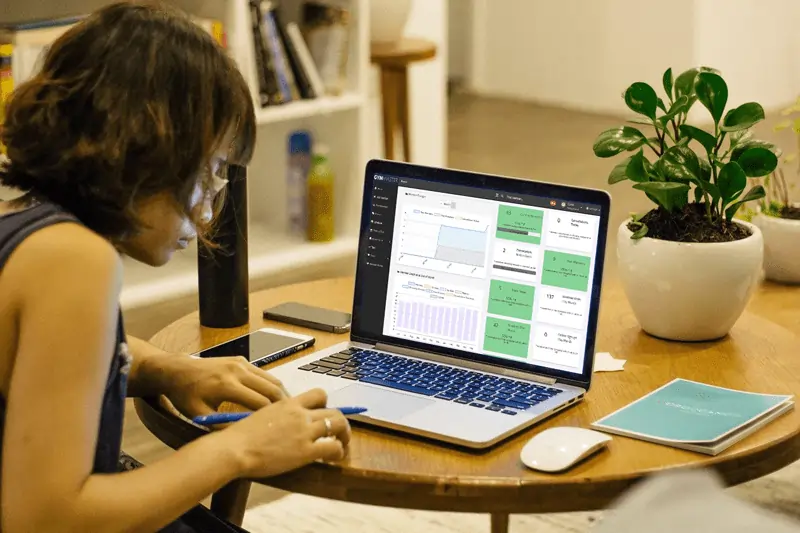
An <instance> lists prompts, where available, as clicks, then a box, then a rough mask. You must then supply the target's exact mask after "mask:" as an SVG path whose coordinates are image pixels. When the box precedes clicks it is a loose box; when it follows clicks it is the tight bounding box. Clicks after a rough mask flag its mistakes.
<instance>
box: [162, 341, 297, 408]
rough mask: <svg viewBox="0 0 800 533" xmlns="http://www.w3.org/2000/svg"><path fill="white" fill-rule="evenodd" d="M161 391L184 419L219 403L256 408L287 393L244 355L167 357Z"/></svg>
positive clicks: (274, 379)
mask: <svg viewBox="0 0 800 533" xmlns="http://www.w3.org/2000/svg"><path fill="white" fill-rule="evenodd" d="M162 370H163V371H164V372H166V373H167V375H165V376H164V391H163V394H164V395H165V396H166V397H167V398H168V399H169V400H170V402H172V404H173V405H174V406H175V407H176V408H177V409H178V410H179V411H180V412H181V413H182V414H183V415H184V416H187V417H188V418H193V417H195V416H201V415H208V414H212V413H214V412H216V411H217V409H218V408H219V405H220V404H221V403H223V402H230V403H235V404H238V405H241V406H242V407H246V408H247V409H250V410H253V411H255V410H258V409H260V408H262V407H264V406H266V405H269V404H270V403H273V402H277V401H279V400H281V399H283V398H286V397H288V396H289V393H288V392H287V391H286V389H285V388H284V387H283V384H282V383H281V382H280V381H279V380H278V379H277V378H275V377H273V376H271V375H270V374H269V373H267V372H266V371H264V370H261V369H260V368H258V367H256V366H253V365H252V364H250V362H248V361H247V359H245V358H244V357H215V358H208V359H200V358H197V357H185V356H183V357H182V356H175V357H169V365H168V366H166V367H165V368H163V369H162Z"/></svg>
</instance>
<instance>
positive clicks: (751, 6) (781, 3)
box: [694, 0, 800, 109]
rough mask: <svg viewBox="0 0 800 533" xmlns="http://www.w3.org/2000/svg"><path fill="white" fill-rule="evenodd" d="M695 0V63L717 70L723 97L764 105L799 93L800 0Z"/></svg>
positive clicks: (781, 102)
mask: <svg viewBox="0 0 800 533" xmlns="http://www.w3.org/2000/svg"><path fill="white" fill-rule="evenodd" d="M722 5H723V1H722V0H699V1H697V2H696V6H695V13H694V33H695V50H694V53H695V63H696V64H698V65H701V64H702V65H711V66H714V67H715V68H718V69H719V70H720V71H722V73H723V75H724V77H725V79H726V81H727V82H728V101H729V102H730V104H731V105H738V104H740V103H743V102H747V101H754V100H755V101H758V102H760V103H761V104H762V105H764V107H765V108H767V109H775V108H777V107H781V106H783V105H784V104H786V103H788V102H793V101H794V100H795V99H796V98H797V96H798V95H800V47H799V46H798V45H800V32H798V24H799V23H800V2H797V0H724V5H725V9H724V10H723V9H721V6H722Z"/></svg>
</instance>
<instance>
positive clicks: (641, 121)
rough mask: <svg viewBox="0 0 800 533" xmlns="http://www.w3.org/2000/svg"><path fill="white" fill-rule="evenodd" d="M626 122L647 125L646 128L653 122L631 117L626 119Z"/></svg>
mask: <svg viewBox="0 0 800 533" xmlns="http://www.w3.org/2000/svg"><path fill="white" fill-rule="evenodd" d="M628 122H630V123H631V124H647V125H648V126H652V125H653V121H652V120H650V119H649V118H642V117H632V118H629V119H628Z"/></svg>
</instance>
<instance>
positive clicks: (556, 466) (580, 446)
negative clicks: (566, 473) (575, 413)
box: [520, 426, 611, 472]
mask: <svg viewBox="0 0 800 533" xmlns="http://www.w3.org/2000/svg"><path fill="white" fill-rule="evenodd" d="M610 440H611V436H609V435H606V434H605V433H600V432H599V431H594V430H591V429H584V428H577V427H567V426H565V427H557V428H550V429H546V430H544V431H542V432H541V433H538V434H536V435H534V436H533V438H531V440H529V441H528V443H527V444H525V446H524V447H523V448H522V452H520V459H521V460H522V463H523V464H524V465H525V466H527V467H528V468H532V469H534V470H540V471H542V472H560V471H562V470H566V469H567V468H569V467H571V466H572V465H574V464H575V463H577V462H578V461H580V460H582V459H584V458H586V457H588V456H590V455H591V454H593V453H595V452H597V451H599V450H601V449H603V448H605V447H606V446H607V445H608V443H609V441H610Z"/></svg>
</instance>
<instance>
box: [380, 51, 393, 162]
mask: <svg viewBox="0 0 800 533" xmlns="http://www.w3.org/2000/svg"><path fill="white" fill-rule="evenodd" d="M381 99H382V101H383V151H384V157H385V158H386V159H394V132H395V131H396V130H397V81H396V76H395V75H394V72H393V71H392V70H391V69H389V68H385V67H382V68H381Z"/></svg>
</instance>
